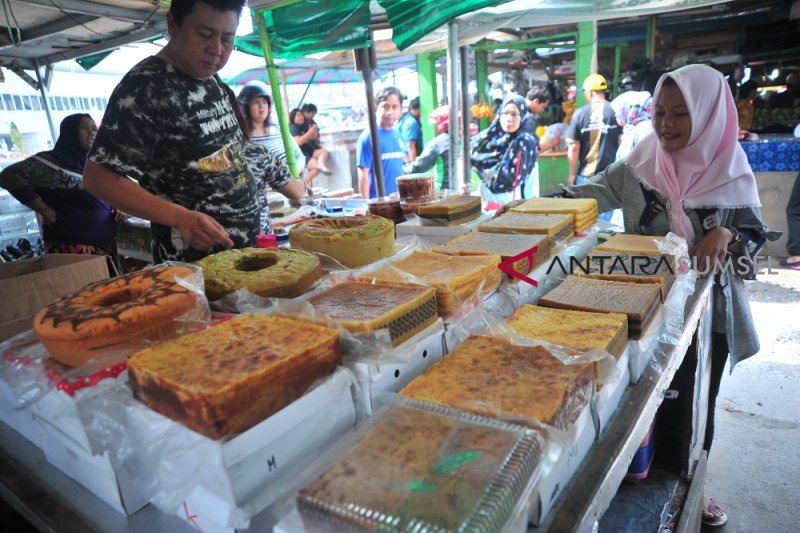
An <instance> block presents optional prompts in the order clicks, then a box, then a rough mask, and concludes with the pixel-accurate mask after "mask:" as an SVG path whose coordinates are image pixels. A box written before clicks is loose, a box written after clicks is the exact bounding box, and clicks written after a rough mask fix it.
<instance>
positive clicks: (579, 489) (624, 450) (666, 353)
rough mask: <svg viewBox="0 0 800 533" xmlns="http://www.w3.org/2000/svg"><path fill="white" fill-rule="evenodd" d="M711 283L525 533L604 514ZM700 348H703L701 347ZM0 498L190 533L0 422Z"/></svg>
mask: <svg viewBox="0 0 800 533" xmlns="http://www.w3.org/2000/svg"><path fill="white" fill-rule="evenodd" d="M711 288H712V283H711V280H710V279H703V280H700V281H698V283H697V286H696V289H695V293H694V294H693V295H692V296H690V297H689V299H688V301H687V303H686V307H685V309H686V311H685V323H684V331H683V334H682V336H681V338H680V342H679V343H678V344H677V345H676V346H667V345H662V346H661V347H660V348H661V350H659V353H657V355H656V357H655V363H654V364H651V365H650V366H649V367H648V369H647V370H646V371H645V373H644V375H643V376H642V378H641V380H640V382H639V383H638V384H636V385H631V386H629V387H628V390H627V391H626V393H625V395H624V396H623V399H622V402H621V403H620V407H619V408H618V410H617V412H616V414H615V415H613V416H612V419H611V422H610V423H609V425H608V426H607V428H606V430H605V431H604V432H603V434H602V435H601V436H600V439H599V440H598V441H597V442H596V443H595V445H594V447H593V448H592V449H591V450H590V452H589V454H588V456H587V458H586V459H585V460H584V463H583V464H582V465H581V467H580V468H579V469H578V472H577V474H576V475H575V476H574V477H573V478H572V480H571V482H570V483H569V484H568V485H567V487H566V488H565V490H564V491H563V492H562V494H561V496H560V497H559V498H558V500H557V501H556V503H555V505H554V507H553V509H552V511H551V512H550V513H549V515H548V516H547V517H546V519H545V521H544V523H543V524H542V525H541V526H540V527H538V528H536V529H532V530H531V531H534V532H538V531H552V532H556V531H559V532H560V531H565V532H566V531H578V532H584V531H591V529H592V527H593V524H594V523H595V522H596V521H597V520H598V519H599V518H600V517H601V516H602V515H603V514H604V513H605V511H606V510H607V509H608V507H609V504H610V502H611V501H612V499H613V498H614V495H615V494H616V492H617V489H618V488H619V486H620V484H621V482H622V480H623V478H624V476H625V473H626V472H627V469H628V465H629V463H630V461H631V458H632V457H633V455H634V453H635V452H636V450H637V448H638V447H639V445H640V443H641V442H642V440H643V438H644V436H645V434H646V433H647V431H648V428H649V427H650V424H651V422H652V421H653V419H654V417H655V414H656V411H657V409H658V407H659V405H660V404H661V403H662V401H663V400H664V394H665V391H666V390H667V388H668V386H669V385H670V383H671V381H672V378H673V376H674V375H675V372H676V371H677V369H678V368H679V367H680V366H681V365H682V364H685V363H684V361H685V360H687V361H688V360H689V359H691V358H690V357H686V354H687V353H688V352H691V350H690V349H689V348H690V345H692V346H694V345H695V344H696V343H695V344H693V342H692V341H693V339H695V338H697V337H698V332H699V336H701V337H702V336H703V335H704V334H706V333H708V331H710V330H709V327H710V326H709V325H710V310H711V301H712V298H711V296H712V293H711ZM699 346H701V347H703V348H707V346H704V343H699ZM695 352H696V354H695V355H696V358H695V359H696V360H695V361H694V364H695V365H696V370H695V373H696V375H697V376H699V378H698V379H701V380H702V379H705V380H706V386H705V389H703V387H702V386H701V387H700V388H699V389H698V390H699V391H701V392H700V394H697V393H693V394H694V395H695V396H699V397H700V400H701V401H700V404H701V407H702V405H705V404H704V403H703V402H702V395H703V392H702V391H705V392H704V393H705V396H706V398H707V390H708V388H707V379H708V376H707V367H708V354H707V353H706V350H705V349H696V350H695ZM694 416H695V417H698V416H699V417H701V418H700V419H697V420H691V421H690V423H689V424H688V428H692V427H694V428H696V429H695V430H694V431H692V430H691V429H689V432H688V433H689V434H687V435H685V436H684V437H683V440H684V442H685V443H686V446H685V448H686V449H685V450H684V453H683V463H684V464H685V465H686V472H684V473H683V474H684V475H683V477H684V478H686V479H691V478H692V474H693V473H694V474H696V475H695V476H694V481H693V485H692V487H691V488H689V489H688V490H687V492H686V493H688V494H689V497H688V498H685V500H686V501H685V502H682V505H681V506H682V507H683V512H682V513H681V519H680V521H679V523H678V529H677V531H691V530H692V529H691V527H693V525H694V524H695V523H699V522H697V521H698V520H699V512H700V504H699V501H700V499H701V497H702V483H703V481H704V479H703V478H704V475H702V474H703V472H704V467H703V464H704V463H703V461H702V459H703V456H702V450H700V448H701V444H702V439H700V438H699V435H700V434H702V433H704V431H703V428H704V426H705V420H704V417H705V411H704V410H703V409H702V408H700V409H698V408H697V406H696V407H695V409H694ZM0 497H2V498H3V499H4V500H5V501H6V502H7V503H8V504H9V505H10V506H12V507H13V508H14V509H16V510H17V512H19V513H20V514H21V515H22V516H23V517H24V518H25V519H26V520H28V521H30V522H31V523H32V524H34V525H35V526H36V527H37V528H39V529H41V530H43V531H64V532H70V533H74V532H80V531H95V530H96V531H118V532H139V531H141V532H147V533H149V532H151V531H176V532H180V531H193V530H194V529H193V528H192V527H191V526H189V525H188V524H186V523H185V522H183V521H181V520H180V519H179V518H178V517H177V516H171V515H168V514H165V513H163V512H161V511H159V510H158V509H156V508H155V507H153V506H146V507H145V508H143V509H141V510H140V511H138V512H137V513H135V514H133V515H132V516H131V517H128V518H125V517H124V516H122V515H121V514H120V513H118V512H116V511H115V510H114V509H112V508H111V507H109V506H108V505H106V504H105V503H103V502H102V501H101V500H99V499H98V498H96V497H95V496H93V495H92V494H91V493H89V492H88V491H87V490H85V489H84V488H83V487H81V486H79V485H78V484H77V483H75V482H73V481H72V480H71V479H69V478H68V477H66V476H65V475H63V474H62V473H61V472H59V471H58V470H57V469H56V468H54V467H53V466H51V465H49V464H48V463H47V461H46V459H45V458H44V455H43V453H42V452H41V451H40V450H39V449H37V448H36V447H35V446H31V445H30V443H29V442H28V441H27V440H26V439H24V438H23V437H22V436H20V435H19V434H18V433H16V432H15V431H13V430H12V429H10V428H9V427H8V426H6V425H5V424H3V423H0Z"/></svg>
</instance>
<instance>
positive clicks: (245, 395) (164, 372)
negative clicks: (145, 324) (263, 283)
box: [128, 315, 341, 439]
mask: <svg viewBox="0 0 800 533" xmlns="http://www.w3.org/2000/svg"><path fill="white" fill-rule="evenodd" d="M340 364H341V355H340V352H339V332H338V331H336V330H334V329H331V328H327V327H323V326H318V325H315V324H308V323H306V322H300V321H297V320H291V319H288V318H280V317H272V316H262V315H241V316H238V317H235V318H232V319H231V320H228V321H226V322H223V323H221V324H218V325H216V326H213V327H211V328H208V329H205V330H202V331H198V332H196V333H191V334H189V335H184V336H182V337H178V338H177V339H173V340H171V341H168V342H165V343H162V344H159V345H156V346H153V347H151V348H147V349H144V350H141V351H139V352H137V353H135V354H134V355H133V356H131V358H130V359H129V360H128V375H129V378H130V383H131V388H132V389H133V394H134V396H136V397H137V398H138V399H139V400H141V401H143V402H144V403H146V404H147V405H148V406H150V407H151V408H152V409H153V410H155V411H158V412H159V413H161V414H163V415H165V416H167V417H169V418H172V419H173V420H176V421H178V422H181V423H183V424H185V425H186V426H188V427H189V428H191V429H193V430H195V431H197V432H198V433H201V434H203V435H205V436H207V437H210V438H212V439H219V438H222V437H225V436H227V435H233V434H236V433H240V432H242V431H245V430H246V429H248V428H250V427H252V426H254V425H256V424H258V423H259V422H261V421H262V420H265V419H266V418H268V417H269V416H271V415H272V414H274V413H276V412H277V411H279V410H280V409H282V408H284V407H286V406H287V405H289V404H290V403H292V402H293V401H295V400H296V399H297V398H299V397H300V396H302V395H303V394H304V393H305V392H306V390H308V388H309V387H310V386H311V385H313V384H314V382H316V381H317V380H319V379H321V378H323V377H325V376H327V375H329V374H331V373H333V371H334V370H335V369H336V367H337V366H339V365H340Z"/></svg>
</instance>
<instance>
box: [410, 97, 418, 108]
mask: <svg viewBox="0 0 800 533" xmlns="http://www.w3.org/2000/svg"><path fill="white" fill-rule="evenodd" d="M408 109H409V111H410V110H412V109H413V110H415V111H416V110H417V109H419V96H417V97H416V98H412V99H411V101H410V102H409V103H408Z"/></svg>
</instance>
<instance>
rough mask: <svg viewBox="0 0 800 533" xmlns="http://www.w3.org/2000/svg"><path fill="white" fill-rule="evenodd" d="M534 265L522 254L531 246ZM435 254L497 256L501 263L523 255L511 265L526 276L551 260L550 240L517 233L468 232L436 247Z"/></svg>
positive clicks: (544, 236)
mask: <svg viewBox="0 0 800 533" xmlns="http://www.w3.org/2000/svg"><path fill="white" fill-rule="evenodd" d="M534 246H535V247H536V253H534V254H533V256H532V257H533V264H531V261H530V258H529V257H530V256H528V255H523V254H525V252H527V251H528V250H530V249H531V248H533V247H534ZM433 251H434V252H437V253H441V254H454V255H488V254H493V255H499V256H500V258H501V259H502V260H503V261H506V260H508V259H510V258H512V257H517V256H522V257H520V258H519V259H517V260H516V261H514V264H513V265H511V268H512V269H513V270H514V271H516V272H519V273H520V274H525V275H527V274H528V273H529V272H530V271H531V270H533V269H534V268H537V267H538V266H540V265H541V264H543V263H544V262H545V261H547V259H548V258H549V257H550V238H549V237H547V236H546V235H525V234H519V233H484V232H481V231H471V232H469V233H465V234H464V235H460V236H458V237H456V238H455V239H452V240H450V241H448V242H446V243H445V244H441V245H439V246H435V247H434V248H433Z"/></svg>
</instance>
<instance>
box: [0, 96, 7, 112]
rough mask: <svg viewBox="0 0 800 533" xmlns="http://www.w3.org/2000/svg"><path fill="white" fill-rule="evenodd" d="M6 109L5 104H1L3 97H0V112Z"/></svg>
mask: <svg viewBox="0 0 800 533" xmlns="http://www.w3.org/2000/svg"><path fill="white" fill-rule="evenodd" d="M5 108H6V104H5V103H4V102H3V97H2V96H0V111H3V110H4V109H5Z"/></svg>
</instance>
